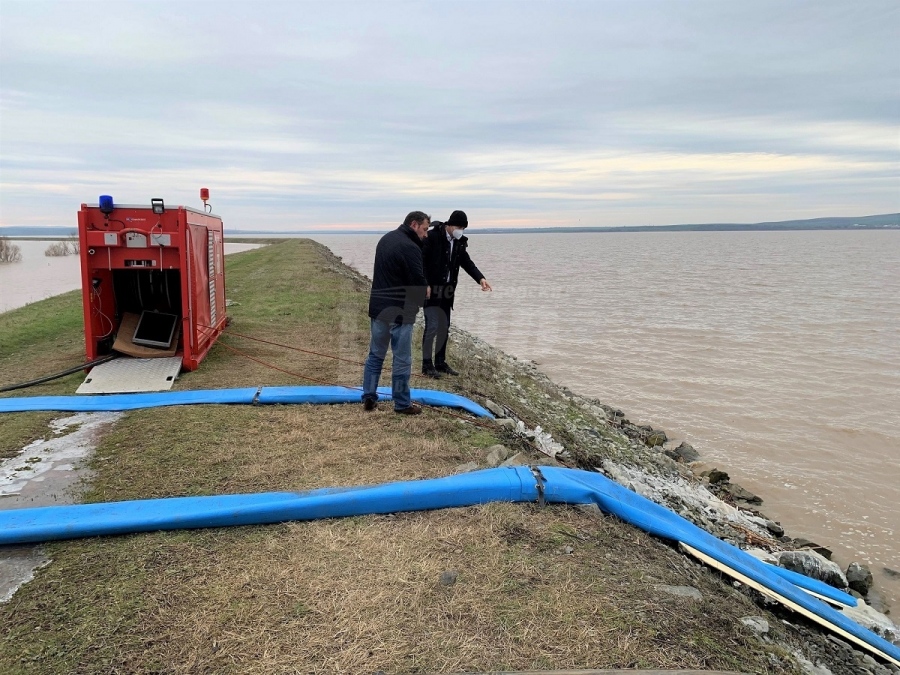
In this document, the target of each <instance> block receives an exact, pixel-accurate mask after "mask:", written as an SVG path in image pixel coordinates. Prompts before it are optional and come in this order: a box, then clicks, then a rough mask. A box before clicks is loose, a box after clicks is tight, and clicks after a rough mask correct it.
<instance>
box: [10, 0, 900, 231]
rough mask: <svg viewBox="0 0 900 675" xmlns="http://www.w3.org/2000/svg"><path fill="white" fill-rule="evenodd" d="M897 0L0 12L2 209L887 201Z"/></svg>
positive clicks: (65, 213)
mask: <svg viewBox="0 0 900 675" xmlns="http://www.w3.org/2000/svg"><path fill="white" fill-rule="evenodd" d="M898 44H900V2H898V1H897V0H886V1H884V2H867V1H860V0H852V1H851V0H841V1H839V2H826V1H822V0H816V1H814V2H790V1H785V0H778V1H776V2H763V1H760V0H753V1H752V2H747V1H745V0H740V1H738V0H733V1H731V0H711V1H693V0H684V1H678V0H663V1H660V2H654V1H641V0H616V1H608V2H603V1H591V2H567V1H565V0H554V1H552V2H529V1H527V0H522V1H511V2H491V1H489V0H482V1H479V2H474V1H468V2H463V1H457V2H454V1H450V0H446V1H444V2H374V1H370V2H359V3H357V2H340V1H334V0H332V1H330V2H262V1H257V2H246V3H245V2H223V1H216V2H200V1H195V2H191V1H188V0H180V1H179V2H174V3H169V2H127V1H124V0H117V1H116V2H112V3H102V2H79V1H71V2H39V1H36V0H27V1H21V0H3V1H2V3H0V96H2V99H0V105H2V107H0V225H5V226H14V225H72V226H73V227H74V226H75V224H76V215H75V214H76V212H77V210H78V208H79V206H80V204H81V203H82V202H89V203H96V202H97V198H98V196H99V195H101V194H110V195H113V197H114V199H115V200H116V201H117V202H119V203H132V204H133V203H149V200H150V198H151V197H163V198H164V199H165V200H166V203H167V204H184V205H187V206H194V207H198V208H199V207H200V201H199V196H198V193H199V189H200V188H201V187H208V188H209V189H210V191H211V203H212V205H213V211H214V212H215V213H217V214H219V215H221V216H222V217H223V219H224V220H225V222H226V228H229V227H230V228H234V229H238V228H239V229H275V230H288V229H310V228H316V229H321V228H325V229H328V228H335V229H339V228H353V229H358V228H372V229H373V230H383V229H385V228H386V227H389V226H393V225H395V224H397V223H399V222H400V221H401V220H402V219H403V217H404V216H405V214H406V213H407V212H408V211H411V210H415V209H421V210H424V211H426V212H428V213H430V214H432V216H433V217H434V218H435V219H442V220H443V219H446V218H447V216H449V214H450V212H451V211H452V210H453V209H463V210H465V211H467V212H468V214H469V221H470V223H471V224H472V225H473V226H476V227H477V226H493V227H497V226H505V225H509V226H579V225H580V226H589V225H598V226H612V225H647V224H653V225H662V224H675V223H707V222H759V221H771V220H787V219H795V218H815V217H823V216H861V215H869V214H876V213H888V212H897V211H900V48H898Z"/></svg>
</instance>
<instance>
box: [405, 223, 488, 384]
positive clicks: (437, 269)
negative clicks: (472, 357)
mask: <svg viewBox="0 0 900 675" xmlns="http://www.w3.org/2000/svg"><path fill="white" fill-rule="evenodd" d="M468 226H469V219H468V218H467V217H466V214H465V212H463V211H454V212H453V213H451V214H450V218H449V219H448V220H447V222H446V223H441V222H439V221H435V222H434V227H432V228H431V229H430V230H429V231H428V237H427V238H426V240H425V250H424V254H423V257H424V261H425V277H426V278H427V279H428V286H429V288H430V296H429V298H428V300H427V301H426V302H425V335H424V337H423V340H422V373H423V374H424V375H427V376H429V377H434V378H440V377H441V374H442V373H443V374H447V375H459V373H458V372H457V371H456V370H454V369H453V368H451V367H450V366H449V365H448V364H447V336H448V334H449V331H450V313H451V311H452V310H453V299H454V296H455V295H456V283H457V281H458V280H459V268H460V267H462V268H463V269H464V270H465V271H466V273H467V274H468V275H469V276H470V277H472V278H473V279H474V280H475V281H476V282H477V283H479V284H480V285H481V290H482V291H490V290H492V289H491V285H490V284H489V283H488V282H487V279H485V278H484V275H483V274H482V273H481V271H480V270H479V269H478V268H477V267H476V266H475V263H473V262H472V259H471V258H470V257H469V253H468V251H467V248H468V242H469V240H468V238H467V237H465V236H464V235H463V232H464V231H465V229H466V228H467V227H468Z"/></svg>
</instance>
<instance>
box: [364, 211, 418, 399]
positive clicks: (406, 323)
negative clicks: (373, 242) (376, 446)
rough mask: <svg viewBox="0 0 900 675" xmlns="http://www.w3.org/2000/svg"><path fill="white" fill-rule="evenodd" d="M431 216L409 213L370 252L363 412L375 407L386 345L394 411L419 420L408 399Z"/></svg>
mask: <svg viewBox="0 0 900 675" xmlns="http://www.w3.org/2000/svg"><path fill="white" fill-rule="evenodd" d="M430 223H431V217H430V216H428V215H426V214H424V213H422V212H421V211H413V212H412V213H410V214H409V215H408V216H406V220H404V221H403V224H402V225H401V226H400V227H398V228H397V229H396V230H394V231H393V232H388V233H387V234H386V235H384V236H383V237H382V238H381V240H380V241H379V242H378V246H377V247H376V249H375V269H374V272H373V273H372V291H371V293H370V294H369V318H370V320H371V329H372V339H371V341H370V343H369V356H368V357H367V358H366V367H365V370H364V371H363V395H362V400H363V408H365V410H375V408H376V407H378V380H379V379H380V378H381V367H382V366H383V365H384V357H385V356H386V355H387V348H388V344H390V346H391V351H392V352H393V353H394V365H393V368H392V370H391V391H392V395H393V398H394V412H398V413H401V414H403V415H418V414H419V413H420V412H422V408H420V407H419V406H417V405H415V404H413V403H412V402H411V400H410V395H409V376H410V370H411V369H412V330H413V324H414V323H415V321H416V314H418V313H419V307H421V306H422V303H423V302H424V300H425V298H426V297H427V294H428V288H427V282H426V280H425V274H424V272H423V268H422V242H423V240H424V239H425V235H426V234H427V233H428V226H429V224H430Z"/></svg>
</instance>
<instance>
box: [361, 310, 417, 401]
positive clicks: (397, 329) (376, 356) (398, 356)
mask: <svg viewBox="0 0 900 675" xmlns="http://www.w3.org/2000/svg"><path fill="white" fill-rule="evenodd" d="M371 322H372V340H371V342H369V356H368V357H366V367H365V370H364V371H363V395H362V398H363V400H366V399H367V398H368V399H372V400H376V401H377V400H378V380H379V379H381V367H382V366H383V365H384V357H385V356H387V348H388V344H390V345H391V352H393V354H394V365H393V367H392V369H391V391H392V395H393V397H394V410H402V409H404V408H408V407H409V406H410V405H412V402H411V401H410V397H409V375H410V371H411V370H412V333H413V325H412V324H411V323H404V324H400V325H397V324H395V323H388V322H387V321H379V320H378V319H371Z"/></svg>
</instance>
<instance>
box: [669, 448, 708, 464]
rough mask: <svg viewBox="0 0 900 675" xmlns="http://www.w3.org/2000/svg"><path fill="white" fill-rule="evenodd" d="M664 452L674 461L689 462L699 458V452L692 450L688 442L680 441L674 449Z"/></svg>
mask: <svg viewBox="0 0 900 675" xmlns="http://www.w3.org/2000/svg"><path fill="white" fill-rule="evenodd" d="M665 453H666V454H667V455H668V456H669V457H671V458H672V459H674V460H675V461H676V462H684V463H685V464H690V463H691V462H697V461H699V460H700V453H699V452H697V451H696V450H694V447H693V446H692V445H691V444H690V443H682V444H681V445H679V446H678V447H677V448H675V449H674V450H666V451H665Z"/></svg>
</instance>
